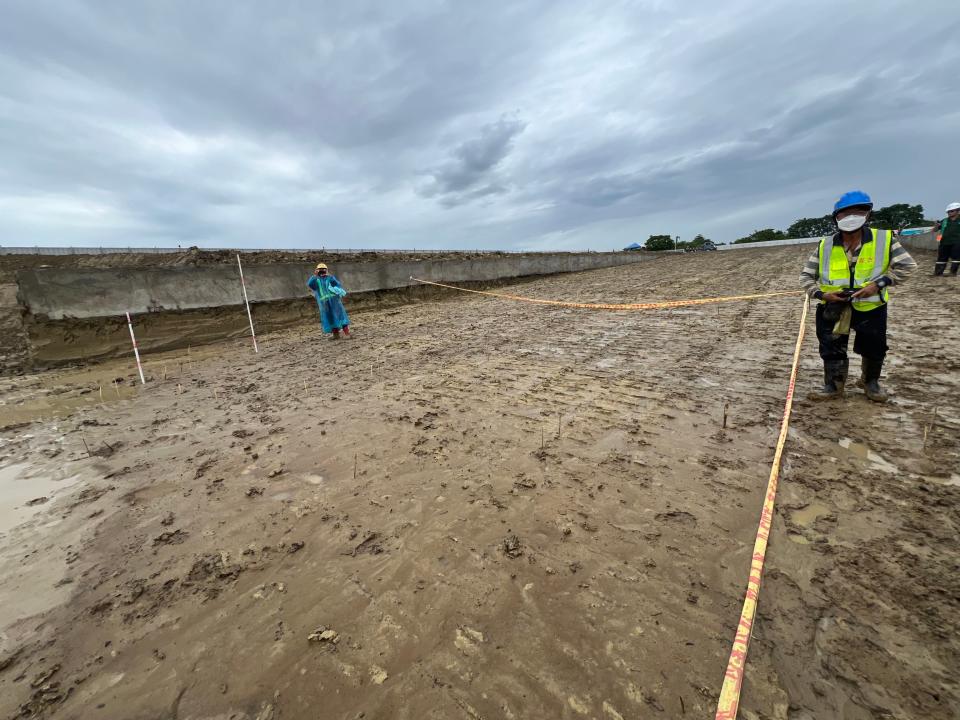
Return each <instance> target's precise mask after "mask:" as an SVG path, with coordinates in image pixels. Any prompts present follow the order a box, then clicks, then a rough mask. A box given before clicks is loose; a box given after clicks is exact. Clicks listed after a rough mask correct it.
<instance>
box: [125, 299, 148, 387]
mask: <svg viewBox="0 0 960 720" xmlns="http://www.w3.org/2000/svg"><path fill="white" fill-rule="evenodd" d="M127 327H128V328H130V342H132V343H133V355H134V357H136V358H137V370H139V371H140V382H141V383H142V384H143V385H146V384H147V381H146V380H144V379H143V365H141V364H140V350H139V349H138V348H137V338H136V336H135V335H134V334H133V321H132V320H131V319H130V311H129V310H128V311H127Z"/></svg>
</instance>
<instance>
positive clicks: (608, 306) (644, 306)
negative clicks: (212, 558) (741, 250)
mask: <svg viewBox="0 0 960 720" xmlns="http://www.w3.org/2000/svg"><path fill="white" fill-rule="evenodd" d="M410 279H411V280H413V281H414V282H418V283H423V284H424V285H436V286H437V287H443V288H449V289H451V290H459V291H460V292H467V293H473V294H475V295H487V296H489V297H495V298H500V299H501V300H519V301H521V302H528V303H537V304H538V305H558V306H560V307H569V308H586V309H588V310H653V309H656V308H672V307H684V306H687V305H707V304H709V303H720V302H730V301H732V300H758V299H760V298H771V297H782V296H784V295H799V294H800V293H801V292H802V290H787V291H783V292H772V293H761V294H758V295H728V296H727V297H717V298H700V299H697V300H668V301H666V302H657V303H630V304H612V303H574V302H564V301H563V300H541V299H539V298H528V297H522V296H520V295H507V294H506V293H495V292H486V291H484V290H468V289H467V288H462V287H457V286H456V285H444V284H443V283H438V282H431V281H430V280H421V279H420V278H415V277H413V276H411V277H410Z"/></svg>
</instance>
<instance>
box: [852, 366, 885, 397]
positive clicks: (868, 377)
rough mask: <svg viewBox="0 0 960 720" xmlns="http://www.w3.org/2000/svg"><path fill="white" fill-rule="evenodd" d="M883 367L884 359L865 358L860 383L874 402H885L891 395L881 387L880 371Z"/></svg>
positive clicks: (864, 391)
mask: <svg viewBox="0 0 960 720" xmlns="http://www.w3.org/2000/svg"><path fill="white" fill-rule="evenodd" d="M882 369H883V360H868V359H867V358H864V359H863V370H862V375H861V376H860V382H859V383H858V384H859V385H861V386H862V387H863V393H864V394H865V395H866V396H867V397H868V398H869V399H871V400H873V401H874V402H878V403H885V402H886V401H887V400H888V399H889V396H888V395H887V391H886V390H884V389H883V388H882V387H880V371H881V370H882Z"/></svg>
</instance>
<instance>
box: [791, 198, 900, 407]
mask: <svg viewBox="0 0 960 720" xmlns="http://www.w3.org/2000/svg"><path fill="white" fill-rule="evenodd" d="M872 211H873V202H872V201H871V200H870V196H869V195H867V194H866V193H863V192H860V191H859V190H854V191H853V192H848V193H846V194H844V195H843V196H842V197H841V198H840V199H839V200H838V201H837V203H836V204H835V205H834V206H833V221H834V223H835V224H836V226H837V229H838V230H839V232H837V233H836V234H835V235H834V236H833V237H825V238H823V239H821V241H820V245H819V246H818V247H817V249H816V251H815V252H814V253H813V254H812V255H811V256H810V257H809V258H808V259H807V262H806V264H805V265H804V266H803V270H802V271H801V273H800V284H801V285H802V286H803V288H804V290H805V291H806V292H807V295H809V296H810V297H812V298H816V299H817V300H819V301H820V304H819V305H817V340H819V341H820V357H821V358H823V388H822V389H820V390H818V391H817V392H813V393H810V398H811V399H815V400H826V399H830V398H836V397H842V396H843V389H844V384H845V383H846V381H847V370H848V368H849V364H850V360H849V358H848V357H847V342H848V340H849V339H850V331H851V330H853V331H854V332H856V333H857V339H856V340H855V341H854V343H853V351H854V352H855V353H857V354H858V355H860V356H861V358H862V359H863V363H862V366H863V370H862V375H861V380H860V383H859V384H860V385H861V386H862V387H863V389H864V392H865V393H866V396H867V397H868V398H870V399H871V400H873V401H874V402H886V401H887V393H886V391H885V390H883V388H881V387H880V371H881V370H882V369H883V359H884V357H885V356H886V354H887V300H888V295H889V291H888V290H887V288H889V287H890V286H891V285H899V284H900V283H902V282H903V281H904V280H905V279H906V278H907V277H908V276H909V275H910V274H911V273H912V272H913V271H914V270H916V268H917V263H916V262H915V261H914V259H913V258H912V257H910V255H909V254H908V253H907V251H906V250H904V249H903V247H902V246H901V245H900V243H899V242H898V241H897V240H895V239H894V238H893V237H892V233H891V232H890V231H889V230H874V229H872V228H870V227H868V226H867V224H866V223H867V220H869V219H870V213H871V212H872Z"/></svg>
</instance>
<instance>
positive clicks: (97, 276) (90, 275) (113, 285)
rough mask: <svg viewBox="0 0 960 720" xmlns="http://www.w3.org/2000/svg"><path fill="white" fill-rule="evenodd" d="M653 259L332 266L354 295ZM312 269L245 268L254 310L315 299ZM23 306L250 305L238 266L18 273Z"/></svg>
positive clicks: (566, 257)
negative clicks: (258, 306)
mask: <svg viewBox="0 0 960 720" xmlns="http://www.w3.org/2000/svg"><path fill="white" fill-rule="evenodd" d="M654 258H655V255H648V254H646V253H552V254H544V255H537V256H524V257H491V258H479V259H455V260H428V261H409V260H385V261H373V262H349V263H348V262H345V263H330V269H331V272H333V273H334V274H335V275H336V276H337V277H338V278H339V280H340V281H341V282H342V283H343V285H344V287H345V288H347V290H348V291H349V292H351V293H362V292H371V291H376V290H391V289H396V288H403V287H408V286H411V285H416V284H417V283H415V282H414V281H412V280H410V277H411V276H413V277H418V278H422V279H424V280H433V281H437V282H478V281H480V282H482V281H493V280H501V279H504V278H514V277H522V276H529V275H547V274H553V273H565V272H576V271H580V270H592V269H596V268H604V267H611V266H615V265H624V264H627V263H634V262H641V261H644V260H652V259H654ZM312 270H313V265H311V264H309V263H276V264H269V265H250V266H248V267H245V268H244V277H245V279H246V284H247V292H248V294H249V296H250V301H251V302H252V303H258V302H272V301H277V300H290V299H295V298H303V297H309V295H310V293H309V291H308V290H307V287H306V281H307V278H308V277H309V276H310V274H311V272H312ZM17 283H18V286H19V299H20V303H21V305H23V306H24V307H25V308H26V310H27V312H28V313H30V314H31V315H43V316H46V317H47V318H49V319H51V320H61V319H64V318H94V317H109V316H116V315H123V313H124V312H126V311H130V312H131V313H136V314H140V313H147V312H162V311H167V310H194V309H200V308H214V307H223V306H228V305H241V304H243V293H242V289H241V287H240V278H239V274H238V272H237V268H236V266H231V265H210V266H201V267H167V268H151V269H90V270H86V269H76V270H70V269H61V268H51V269H44V268H37V269H31V270H22V271H19V272H18V273H17Z"/></svg>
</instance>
